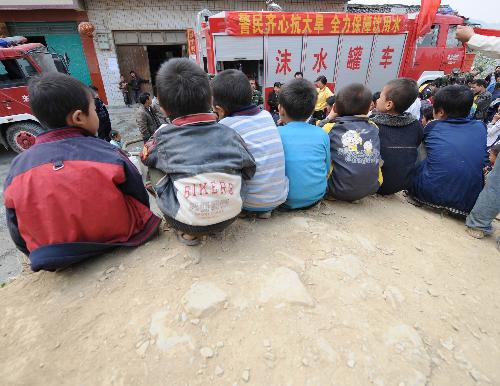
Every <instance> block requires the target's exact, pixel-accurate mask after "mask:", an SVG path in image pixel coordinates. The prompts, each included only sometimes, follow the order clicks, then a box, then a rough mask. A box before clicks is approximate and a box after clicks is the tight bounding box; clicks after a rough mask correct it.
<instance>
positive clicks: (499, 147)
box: [484, 143, 500, 177]
mask: <svg viewBox="0 0 500 386" xmlns="http://www.w3.org/2000/svg"><path fill="white" fill-rule="evenodd" d="M498 153H500V143H497V144H495V145H493V146H492V147H490V148H489V149H488V161H489V162H488V165H486V167H485V168H484V176H485V177H488V174H489V173H490V172H491V171H492V170H493V168H494V167H495V163H496V162H497V157H498Z"/></svg>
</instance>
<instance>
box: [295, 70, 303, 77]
mask: <svg viewBox="0 0 500 386" xmlns="http://www.w3.org/2000/svg"><path fill="white" fill-rule="evenodd" d="M297 75H300V76H301V77H304V73H303V72H302V71H297V72H296V73H295V74H294V75H293V77H294V78H295V77H296V76H297Z"/></svg>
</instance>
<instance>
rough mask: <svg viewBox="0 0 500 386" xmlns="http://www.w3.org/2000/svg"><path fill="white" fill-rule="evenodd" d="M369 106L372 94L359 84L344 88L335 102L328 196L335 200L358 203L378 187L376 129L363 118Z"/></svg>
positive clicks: (378, 160) (377, 139) (378, 150)
mask: <svg viewBox="0 0 500 386" xmlns="http://www.w3.org/2000/svg"><path fill="white" fill-rule="evenodd" d="M371 103H372V93H371V91H370V90H369V89H368V88H367V87H365V86H364V85H362V84H350V85H348V86H346V87H344V88H343V89H341V90H340V91H339V93H338V94H337V97H336V99H335V105H334V110H335V112H336V113H337V114H338V117H336V118H335V119H334V121H333V127H332V129H331V130H330V132H329V136H330V153H331V159H332V172H331V175H330V177H329V178H328V196H330V197H332V198H334V199H336V200H343V201H356V200H359V199H361V198H363V197H366V196H369V195H371V194H375V193H376V192H377V190H378V188H379V187H380V185H381V183H382V181H381V178H382V174H381V172H380V161H381V160H380V140H379V137H378V127H377V125H375V124H374V123H373V122H371V121H370V120H369V119H368V116H367V114H368V112H369V110H370V105H371Z"/></svg>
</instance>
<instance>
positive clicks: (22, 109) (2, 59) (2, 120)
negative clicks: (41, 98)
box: [0, 36, 68, 153]
mask: <svg viewBox="0 0 500 386" xmlns="http://www.w3.org/2000/svg"><path fill="white" fill-rule="evenodd" d="M57 71H59V72H64V73H68V59H67V57H63V56H61V55H59V54H56V53H50V52H49V51H48V50H47V48H46V47H45V46H44V45H43V44H40V43H27V39H26V38H24V37H21V36H15V37H8V38H0V144H2V145H3V146H4V147H5V148H7V149H8V148H10V149H12V150H14V151H15V152H17V153H20V152H22V151H24V150H27V149H29V148H30V147H31V146H32V145H33V144H34V143H35V138H36V136H37V135H38V134H40V133H41V132H42V130H43V129H42V126H41V125H40V123H39V122H38V120H37V119H36V118H35V116H34V115H33V113H32V112H31V108H30V104H29V95H28V87H27V86H28V81H29V79H30V78H31V77H33V76H35V75H38V74H41V73H46V72H57Z"/></svg>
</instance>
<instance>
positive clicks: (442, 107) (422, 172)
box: [409, 85, 486, 215]
mask: <svg viewBox="0 0 500 386" xmlns="http://www.w3.org/2000/svg"><path fill="white" fill-rule="evenodd" d="M473 98H474V97H473V94H472V91H471V90H470V89H469V88H468V87H466V86H461V85H453V86H447V87H444V88H442V89H440V90H439V91H438V92H437V93H436V95H435V97H434V118H435V120H434V121H432V122H430V123H429V124H427V126H426V127H425V130H424V144H425V149H426V153H427V158H426V159H425V160H423V161H422V162H420V163H418V164H417V167H416V170H415V174H414V177H413V181H412V183H411V184H410V189H409V193H410V195H411V196H412V197H413V198H414V199H416V200H417V201H419V202H421V203H423V204H426V205H429V206H432V207H435V208H441V209H445V210H448V211H449V212H451V213H454V214H458V215H466V214H467V213H468V212H469V211H470V210H471V209H472V207H473V206H474V203H475V201H476V199H477V197H478V195H479V193H480V192H481V189H482V188H483V167H484V163H485V159H486V129H485V126H484V123H483V122H480V121H476V120H470V119H467V116H468V114H469V111H470V108H471V106H472V102H473Z"/></svg>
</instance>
